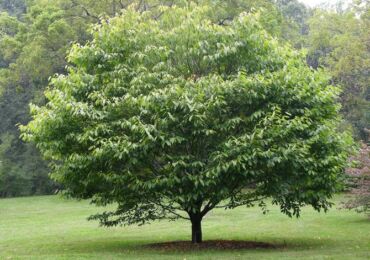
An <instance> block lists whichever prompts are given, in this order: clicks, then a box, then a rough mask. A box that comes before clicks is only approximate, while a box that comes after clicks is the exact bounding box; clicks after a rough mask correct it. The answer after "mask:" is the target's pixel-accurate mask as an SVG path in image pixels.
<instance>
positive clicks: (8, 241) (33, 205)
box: [0, 196, 370, 260]
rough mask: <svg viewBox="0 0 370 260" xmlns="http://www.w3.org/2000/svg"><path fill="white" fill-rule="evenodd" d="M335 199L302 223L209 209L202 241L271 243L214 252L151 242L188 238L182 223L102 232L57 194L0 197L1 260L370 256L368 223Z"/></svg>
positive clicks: (80, 206)
mask: <svg viewBox="0 0 370 260" xmlns="http://www.w3.org/2000/svg"><path fill="white" fill-rule="evenodd" d="M340 199H341V197H337V198H336V199H335V200H334V202H336V203H337V205H336V206H334V207H333V209H332V210H330V211H329V212H328V213H327V214H325V213H317V212H315V211H313V210H312V209H310V208H309V207H307V208H304V209H303V212H302V217H301V218H300V219H296V218H292V219H290V218H289V217H287V216H284V215H282V214H281V213H280V212H279V209H278V208H277V207H273V206H270V212H269V213H268V214H267V215H263V214H262V213H261V211H260V210H259V209H258V208H238V209H235V210H226V211H225V210H217V211H214V212H211V213H210V214H209V215H208V216H207V217H206V218H205V220H204V221H203V234H204V235H203V236H204V239H205V240H219V239H223V240H237V241H254V242H263V243H267V244H272V245H274V247H272V248H271V247H267V248H266V247H260V248H256V249H250V248H249V249H238V248H236V249H218V250H216V249H213V247H211V248H207V247H205V248H200V249H199V248H198V249H195V250H191V249H190V250H189V248H184V249H183V250H178V249H177V247H173V246H172V245H173V244H170V246H163V244H162V245H160V246H158V245H156V244H158V243H161V242H169V241H186V240H189V239H190V223H188V222H186V221H176V222H168V221H161V222H156V223H152V224H149V225H144V226H140V227H138V226H129V227H115V228H104V227H99V225H98V223H97V222H92V221H87V220H86V218H87V216H89V215H90V214H92V213H96V212H97V211H98V210H99V209H97V208H95V207H94V206H92V205H89V204H88V202H86V201H80V202H77V201H71V200H66V199H62V198H60V197H59V196H41V197H26V198H15V199H1V200H0V259H1V260H2V259H53V260H54V259H297V258H299V259H335V260H337V259H351V260H352V259H370V220H369V218H367V217H366V216H364V215H361V214H357V213H355V212H350V211H346V210H339V209H338V203H339V201H340ZM241 243H244V242H241ZM164 245H166V244H164ZM167 245H168V243H167Z"/></svg>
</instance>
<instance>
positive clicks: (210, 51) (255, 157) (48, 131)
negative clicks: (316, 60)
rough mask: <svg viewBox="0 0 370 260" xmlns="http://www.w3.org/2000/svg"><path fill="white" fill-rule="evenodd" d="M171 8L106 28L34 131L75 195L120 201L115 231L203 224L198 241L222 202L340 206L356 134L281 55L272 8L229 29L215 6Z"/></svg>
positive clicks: (323, 85) (54, 85) (74, 53)
mask: <svg viewBox="0 0 370 260" xmlns="http://www.w3.org/2000/svg"><path fill="white" fill-rule="evenodd" d="M162 11H163V13H162V15H161V16H160V17H157V16H156V17H154V18H153V16H152V13H151V12H150V11H149V12H144V13H142V14H141V13H139V12H137V11H135V9H134V8H129V9H128V10H126V11H125V12H124V13H123V14H122V16H119V17H117V18H113V19H109V20H108V21H102V24H101V25H97V26H96V28H95V31H94V33H93V37H94V39H93V40H92V41H91V42H89V43H87V44H86V45H84V46H82V45H78V44H76V45H74V46H73V48H72V50H71V52H70V54H69V57H68V60H69V62H70V63H71V65H70V66H69V68H68V74H67V75H65V76H63V75H60V76H58V77H55V78H54V79H53V80H52V81H51V85H50V87H49V88H48V90H47V91H46V92H45V95H46V97H47V99H48V103H47V105H45V106H43V107H38V106H34V105H33V106H32V108H31V111H32V116H33V120H32V121H31V122H30V123H29V124H28V125H27V126H21V130H22V132H23V133H22V136H23V138H24V139H25V140H27V141H34V142H35V143H36V144H37V147H38V148H39V149H40V150H41V152H42V154H43V155H44V156H45V157H46V158H48V159H49V160H52V161H53V162H54V163H53V164H52V168H53V175H52V176H53V178H54V179H55V180H56V181H58V182H59V183H61V184H62V185H64V187H65V189H66V190H65V192H66V194H67V195H69V196H72V197H74V198H80V199H91V200H92V203H95V204H97V205H103V206H104V205H108V204H112V203H117V208H116V210H115V211H107V212H104V213H102V214H97V215H94V216H92V217H90V219H99V220H100V221H101V223H102V224H103V225H107V226H111V225H117V224H122V223H123V224H135V223H138V224H144V223H146V222H148V221H153V220H157V219H163V218H170V219H177V218H184V219H189V220H190V221H191V223H192V241H193V242H194V243H198V242H201V241H202V232H201V221H202V219H203V217H204V216H205V215H206V214H207V213H208V212H209V211H210V210H212V209H214V208H216V207H222V208H235V207H238V206H242V205H246V206H251V205H254V204H255V203H258V205H260V206H261V207H262V208H264V207H265V206H264V205H265V199H266V198H268V197H271V198H272V202H273V203H275V204H279V205H280V207H281V211H282V212H283V213H285V214H287V215H289V216H293V215H295V216H299V214H300V207H302V206H303V205H306V204H308V205H312V206H313V208H315V209H316V210H320V209H324V210H327V209H328V208H329V206H330V205H331V204H330V202H328V200H327V199H328V198H330V197H331V195H332V194H333V193H334V192H335V191H336V190H337V187H338V184H339V183H338V182H339V181H338V178H339V176H341V174H342V169H343V167H344V164H345V161H346V154H347V152H346V148H347V147H348V146H347V141H348V140H349V138H348V137H347V136H346V134H341V133H338V131H337V129H336V124H337V123H338V121H339V119H338V109H339V107H338V105H337V104H336V101H335V100H336V98H337V94H338V90H337V89H336V88H335V87H333V86H330V85H328V83H327V82H328V78H327V77H326V76H325V75H324V73H322V72H321V71H313V70H312V69H310V68H308V67H307V66H305V62H304V57H303V55H301V54H300V53H298V52H295V51H293V50H291V49H290V48H289V47H287V46H279V44H278V42H277V41H276V40H274V39H273V38H272V37H270V36H269V35H268V34H267V33H266V32H265V31H264V30H263V28H262V27H261V26H260V24H259V21H258V19H259V15H258V13H256V14H242V15H241V16H239V17H238V18H236V19H234V20H233V21H232V22H231V23H230V24H229V25H227V26H223V25H219V24H215V23H212V22H211V21H210V20H209V19H207V15H206V13H207V12H208V11H209V9H207V7H206V6H196V5H194V4H192V5H190V6H188V7H184V8H179V7H171V8H165V7H162Z"/></svg>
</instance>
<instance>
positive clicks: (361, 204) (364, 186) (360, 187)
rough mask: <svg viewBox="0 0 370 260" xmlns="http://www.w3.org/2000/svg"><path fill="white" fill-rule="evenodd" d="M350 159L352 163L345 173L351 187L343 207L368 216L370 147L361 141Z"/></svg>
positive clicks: (369, 209)
mask: <svg viewBox="0 0 370 260" xmlns="http://www.w3.org/2000/svg"><path fill="white" fill-rule="evenodd" d="M351 161H352V163H353V164H354V165H353V167H351V168H348V169H347V170H346V173H347V174H348V176H349V177H350V180H351V186H353V189H352V190H351V193H350V195H351V196H350V198H349V200H347V201H346V202H344V203H343V205H344V208H347V209H355V210H356V211H358V212H364V213H366V214H368V215H369V216H370V147H369V146H368V145H366V144H364V143H363V144H362V145H361V149H360V150H359V153H358V154H357V155H356V156H353V157H352V158H351Z"/></svg>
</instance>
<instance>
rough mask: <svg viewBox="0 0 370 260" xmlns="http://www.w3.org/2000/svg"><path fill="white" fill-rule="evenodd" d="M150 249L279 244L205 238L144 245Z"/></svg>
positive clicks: (244, 246) (182, 249)
mask: <svg viewBox="0 0 370 260" xmlns="http://www.w3.org/2000/svg"><path fill="white" fill-rule="evenodd" d="M146 247H148V248H150V249H160V250H171V251H172V250H173V251H191V250H201V249H219V250H235V249H257V248H264V249H276V248H278V247H281V246H277V245H273V244H269V243H264V242H256V241H238V240H207V241H203V242H202V243H200V244H193V243H191V241H173V242H163V243H155V244H149V245H146Z"/></svg>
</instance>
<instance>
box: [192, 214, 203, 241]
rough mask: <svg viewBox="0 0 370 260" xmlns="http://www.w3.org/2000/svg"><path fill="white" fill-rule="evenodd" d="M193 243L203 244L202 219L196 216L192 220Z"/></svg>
mask: <svg viewBox="0 0 370 260" xmlns="http://www.w3.org/2000/svg"><path fill="white" fill-rule="evenodd" d="M190 220H191V242H192V243H193V244H197V243H202V218H201V217H199V216H194V217H192V218H191V219H190Z"/></svg>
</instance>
